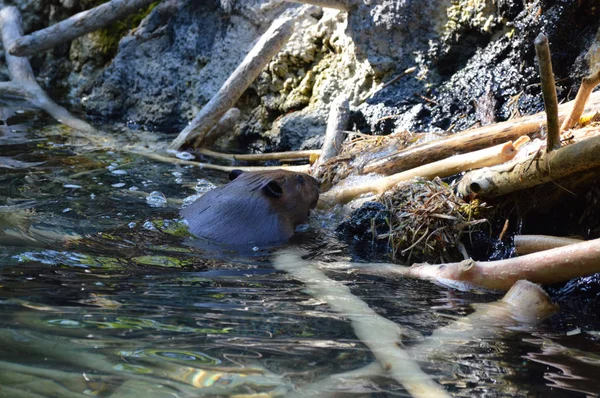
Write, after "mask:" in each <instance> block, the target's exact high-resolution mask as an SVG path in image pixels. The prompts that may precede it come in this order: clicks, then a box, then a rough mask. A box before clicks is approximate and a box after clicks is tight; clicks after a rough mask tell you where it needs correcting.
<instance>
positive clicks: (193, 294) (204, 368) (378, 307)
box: [0, 106, 600, 397]
mask: <svg viewBox="0 0 600 398" xmlns="http://www.w3.org/2000/svg"><path fill="white" fill-rule="evenodd" d="M0 109H1V110H2V112H0V113H1V115H0V116H2V117H3V120H4V121H7V120H8V121H10V120H11V119H10V118H11V117H15V115H25V116H28V117H20V118H18V119H13V120H15V122H18V123H17V124H14V125H12V126H16V127H14V128H12V126H10V125H7V124H6V123H5V124H4V125H1V126H0V131H1V134H0V150H1V156H2V157H3V159H4V158H7V159H4V163H0V229H1V231H0V232H1V233H0V396H1V397H59V396H60V397H83V396H89V395H94V396H100V397H139V396H144V397H197V396H231V395H235V394H239V395H240V396H242V395H243V394H247V395H243V396H253V395H252V394H255V395H254V396H262V395H258V394H261V393H265V394H270V395H271V396H284V395H286V394H287V393H289V392H290V391H296V392H300V393H301V392H302V389H303V388H304V386H307V385H310V384H311V383H314V382H316V381H318V380H321V379H322V378H324V377H326V376H328V375H331V374H335V373H341V372H346V371H349V370H353V369H358V368H361V367H363V366H365V365H367V364H369V363H371V362H372V361H373V356H372V354H371V353H370V352H369V351H368V349H367V348H366V347H365V346H364V345H363V344H362V343H361V342H360V341H358V340H357V338H356V337H355V335H354V332H353V330H352V327H351V326H350V324H349V323H348V321H347V319H346V317H345V316H344V315H343V314H338V313H335V312H333V311H332V310H331V309H330V308H328V306H327V305H324V304H323V303H322V302H319V301H317V300H315V299H313V298H312V297H311V295H310V292H309V291H307V290H306V288H305V286H303V285H302V284H301V283H300V282H298V281H296V280H294V279H292V278H291V277H290V276H289V275H287V274H285V273H283V272H279V271H276V270H275V269H274V268H273V266H272V264H271V254H272V252H273V250H274V249H273V248H258V250H252V249H250V250H248V251H247V252H239V251H235V250H222V249H220V248H214V250H211V248H210V247H209V248H207V247H206V246H202V245H200V246H198V245H197V244H196V243H198V242H195V243H194V240H193V239H192V238H190V237H189V236H187V234H186V233H185V229H182V228H181V224H180V223H178V222H177V217H178V209H179V208H180V205H181V202H182V201H183V199H184V198H185V197H186V196H189V195H191V194H192V193H194V187H199V188H198V189H204V188H203V187H207V186H211V184H221V183H223V182H224V181H225V178H224V176H222V175H219V174H215V173H211V172H206V171H203V170H198V169H194V168H191V167H182V166H176V165H170V164H162V163H156V162H154V161H150V160H147V159H145V158H143V157H140V156H136V155H132V154H130V153H129V152H127V151H126V150H124V149H123V148H125V147H126V145H125V144H124V143H127V142H138V143H144V144H148V143H149V142H150V144H149V145H150V148H152V145H153V144H154V143H156V142H157V141H158V138H157V137H155V136H153V135H152V133H149V132H132V131H129V130H127V129H126V128H125V127H121V126H110V128H109V127H107V126H105V129H106V130H110V131H111V132H112V133H111V134H110V135H107V137H96V139H92V138H90V137H79V136H77V135H74V134H73V133H67V132H65V131H63V130H62V128H61V127H58V126H51V127H47V126H46V127H43V128H41V127H39V126H44V123H47V121H46V120H37V119H36V118H37V117H39V116H38V115H37V114H33V116H32V115H29V114H28V113H27V112H23V113H18V112H17V110H18V109H17V110H15V109H14V107H13V108H9V107H7V106H5V107H4V108H0ZM7 115H8V116H7ZM141 137H144V139H143V140H142V139H141ZM118 140H122V142H119V141H118ZM136 140H137V141H136ZM138 145H140V146H141V144H138ZM8 158H10V159H11V160H13V161H18V162H20V163H14V162H10V161H9V160H8ZM153 192H154V193H153ZM148 197H150V199H148ZM327 222H328V221H327V219H326V217H320V218H317V219H316V221H314V222H313V224H311V226H309V228H308V229H306V230H305V231H304V232H302V233H300V234H299V235H298V236H297V237H295V238H294V239H293V240H292V242H290V243H289V244H288V246H293V247H298V246H300V247H303V248H305V249H306V250H308V251H309V253H310V255H309V257H310V258H312V259H314V260H315V261H316V260H319V261H324V262H334V261H338V260H347V258H348V256H349V252H348V249H347V248H346V247H345V246H344V245H343V244H341V243H339V242H338V241H336V240H335V237H334V236H332V234H331V233H330V232H329V229H328V228H323V224H327ZM328 274H329V276H330V277H331V278H333V279H336V280H338V281H342V282H343V283H344V284H345V285H347V286H348V287H349V288H350V289H351V291H352V293H353V294H355V295H356V296H358V297H360V298H361V299H363V300H365V301H366V302H367V303H368V304H369V306H370V307H371V308H373V309H374V310H375V311H377V313H379V314H380V315H382V316H385V317H386V318H388V319H390V320H392V321H394V322H396V323H397V324H399V325H401V326H402V327H403V328H407V329H409V330H412V331H414V336H411V337H409V339H408V340H407V341H406V345H407V346H411V345H415V344H418V342H419V340H420V337H419V336H421V335H424V336H427V335H430V334H431V333H432V332H433V331H434V330H435V329H437V328H438V327H440V326H444V325H447V324H449V323H451V322H452V321H453V320H455V319H457V318H459V317H463V316H465V315H467V314H469V313H471V312H472V311H473V309H472V308H471V306H470V305H471V304H472V303H481V302H489V301H493V300H496V299H497V298H498V296H495V295H491V294H487V293H463V292H458V291H454V290H451V289H447V288H443V287H439V286H435V285H432V284H430V283H428V282H423V281H416V280H402V279H382V278H378V277H374V276H359V275H353V274H349V273H347V272H345V271H336V270H330V271H328ZM561 316H562V318H561ZM558 317H559V318H558V319H559V320H558V321H556V319H557V318H556V317H555V318H554V319H553V320H551V321H548V322H546V323H543V324H542V325H541V326H538V327H536V328H535V329H534V330H518V331H508V330H503V331H498V332H497V333H494V334H493V335H490V336H489V337H484V338H481V339H477V340H476V341H456V344H454V345H452V346H451V347H450V348H449V349H448V350H446V351H445V352H443V353H440V354H438V356H437V357H435V358H428V359H427V360H426V361H425V362H423V363H422V367H423V368H424V369H425V370H426V371H427V372H428V373H429V374H431V375H432V377H433V378H434V379H435V380H437V381H438V382H440V383H441V384H442V385H443V386H444V387H445V388H446V389H447V390H448V391H449V392H450V393H451V394H452V395H456V396H469V397H471V396H523V397H525V396H543V395H548V394H552V396H565V397H566V396H573V394H574V392H578V393H579V395H580V396H584V395H587V394H589V395H597V394H598V393H599V392H600V387H598V386H597V382H596V380H595V374H596V373H597V372H598V370H599V369H598V367H599V364H600V361H599V360H598V359H599V358H600V357H599V356H598V355H600V344H599V343H598V338H599V337H600V335H598V333H596V332H594V331H590V330H583V332H581V333H576V332H573V330H575V329H576V327H575V326H576V325H573V324H572V323H569V322H570V321H567V322H565V321H564V320H565V319H567V320H573V318H568V317H565V316H564V315H560V314H559V315H558ZM579 326H581V327H582V328H583V325H579ZM567 332H569V333H568V334H567ZM373 336H374V338H377V331H376V330H374V331H373ZM407 395H408V393H407V392H406V391H405V390H404V389H402V387H400V386H399V385H398V384H397V383H395V382H393V381H390V380H388V379H386V378H383V377H377V378H371V379H359V378H357V379H354V380H347V381H346V382H345V383H344V384H343V385H341V386H340V385H338V386H336V387H335V388H332V389H331V390H330V391H329V392H327V393H324V394H323V395H322V396H353V397H355V396H356V397H358V396H365V397H367V396H368V397H379V396H407Z"/></svg>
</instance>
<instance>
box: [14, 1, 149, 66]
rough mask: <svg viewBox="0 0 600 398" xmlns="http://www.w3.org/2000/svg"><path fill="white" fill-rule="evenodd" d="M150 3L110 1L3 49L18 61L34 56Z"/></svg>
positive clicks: (20, 39)
mask: <svg viewBox="0 0 600 398" xmlns="http://www.w3.org/2000/svg"><path fill="white" fill-rule="evenodd" d="M154 1H155V0H112V1H110V2H107V3H104V4H102V5H99V6H98V7H96V8H92V9H91V10H88V11H83V12H80V13H79V14H75V15H73V16H72V17H70V18H67V19H65V20H64V21H61V22H58V23H56V24H54V25H52V26H49V27H47V28H45V29H42V30H38V31H37V32H34V33H31V34H29V35H27V36H23V37H20V38H18V39H16V40H15V41H14V43H13V44H12V45H11V46H10V47H4V48H8V52H9V53H10V54H11V55H17V56H20V57H24V56H28V55H33V54H37V53H39V52H41V51H46V50H49V49H51V48H54V47H56V46H58V45H59V44H62V43H66V42H69V41H71V40H73V39H75V38H77V37H79V36H83V35H84V34H86V33H89V32H93V31H95V30H98V29H100V28H102V27H104V26H106V25H108V24H111V23H113V22H115V21H118V20H119V19H122V18H123V17H125V16H126V15H128V14H131V13H133V12H135V11H137V10H139V9H140V8H142V7H147V6H149V5H150V4H152V3H153V2H154Z"/></svg>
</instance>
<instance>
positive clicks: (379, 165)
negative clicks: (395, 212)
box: [357, 92, 600, 175]
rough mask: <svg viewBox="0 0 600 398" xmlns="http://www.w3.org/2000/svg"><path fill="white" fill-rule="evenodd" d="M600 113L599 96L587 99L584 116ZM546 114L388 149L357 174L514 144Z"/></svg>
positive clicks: (568, 105) (541, 122)
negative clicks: (410, 145) (513, 141)
mask: <svg viewBox="0 0 600 398" xmlns="http://www.w3.org/2000/svg"><path fill="white" fill-rule="evenodd" d="M572 105H573V102H568V103H566V104H562V105H559V107H558V112H559V119H560V120H562V119H564V117H565V115H566V113H567V111H568V110H570V109H571V107H572ZM598 109H600V92H598V93H593V94H592V95H591V96H590V100H589V103H588V104H587V106H586V107H585V113H586V114H589V115H593V114H595V113H596V111H597V110H598ZM545 120H546V113H545V112H540V113H536V114H535V115H531V116H525V117H523V118H520V119H514V120H509V121H506V122H501V123H496V124H492V125H488V126H484V127H479V128H475V129H471V130H466V131H463V132H461V133H457V134H454V135H451V136H449V137H445V138H441V139H439V140H435V141H431V142H428V143H425V144H421V145H416V146H413V147H410V148H407V149H400V150H398V151H397V152H395V153H392V154H389V155H388V153H389V151H391V150H393V148H391V147H387V148H385V152H386V154H385V155H383V156H379V157H378V158H377V154H376V153H375V152H371V153H369V154H368V155H367V156H366V157H367V158H369V159H373V160H369V161H368V162H366V164H364V165H357V168H358V170H357V171H358V173H359V174H369V173H377V174H385V175H389V174H394V173H398V172H400V171H403V170H408V169H411V168H414V167H417V166H421V165H423V164H426V163H431V162H435V161H437V160H440V159H445V158H447V157H450V156H453V155H456V154H458V153H465V152H472V151H475V150H478V149H482V148H487V147H490V146H492V145H497V144H500V143H502V142H505V141H508V140H515V139H517V138H519V137H521V136H523V135H527V134H532V133H535V132H538V131H539V130H540V128H541V127H542V126H543V125H544V122H545Z"/></svg>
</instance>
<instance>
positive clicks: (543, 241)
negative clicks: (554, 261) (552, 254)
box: [513, 235, 583, 255]
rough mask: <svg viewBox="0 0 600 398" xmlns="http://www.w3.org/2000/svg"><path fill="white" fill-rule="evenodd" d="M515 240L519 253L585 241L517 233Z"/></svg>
mask: <svg viewBox="0 0 600 398" xmlns="http://www.w3.org/2000/svg"><path fill="white" fill-rule="evenodd" d="M513 240H514V242H515V251H516V252H517V254H518V255H524V254H530V253H536V252H541V251H544V250H550V249H554V248H557V247H562V246H567V245H572V244H573V243H579V242H583V240H582V239H575V238H564V237H560V236H548V235H515V236H514V238H513Z"/></svg>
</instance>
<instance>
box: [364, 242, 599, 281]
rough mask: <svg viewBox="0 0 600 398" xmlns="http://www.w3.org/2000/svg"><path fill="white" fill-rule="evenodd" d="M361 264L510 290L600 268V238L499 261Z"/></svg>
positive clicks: (375, 270) (386, 271) (368, 269)
mask: <svg viewBox="0 0 600 398" xmlns="http://www.w3.org/2000/svg"><path fill="white" fill-rule="evenodd" d="M359 265H360V269H361V270H363V271H365V272H369V273H376V274H388V275H390V274H397V275H402V276H406V277H411V278H420V279H428V280H433V281H436V282H439V283H442V284H445V285H449V286H454V287H457V288H461V289H465V290H467V289H471V288H473V287H479V288H487V289H491V290H508V289H510V287H511V286H512V285H513V284H514V283H515V282H516V281H518V280H520V279H526V280H528V281H531V282H534V283H542V284H553V283H561V282H566V281H568V280H569V279H572V278H575V277H578V276H586V275H591V274H594V273H596V272H600V239H595V240H590V241H585V242H581V243H575V244H572V245H568V246H563V247H558V248H555V249H551V250H544V251H541V252H537V253H532V254H527V255H525V256H521V257H515V258H509V259H506V260H499V261H488V262H485V261H474V260H464V261H461V262H459V263H446V264H427V263H423V264H415V265H413V266H412V267H403V266H399V265H397V264H377V263H369V264H359Z"/></svg>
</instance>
